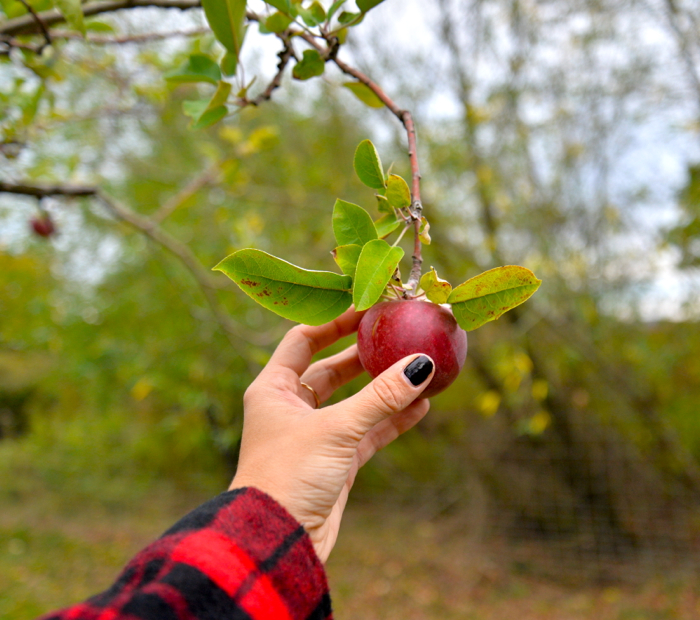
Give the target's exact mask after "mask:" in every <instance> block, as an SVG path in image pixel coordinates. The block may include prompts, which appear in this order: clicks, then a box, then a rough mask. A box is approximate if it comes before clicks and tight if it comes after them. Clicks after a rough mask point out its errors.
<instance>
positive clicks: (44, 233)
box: [29, 214, 56, 237]
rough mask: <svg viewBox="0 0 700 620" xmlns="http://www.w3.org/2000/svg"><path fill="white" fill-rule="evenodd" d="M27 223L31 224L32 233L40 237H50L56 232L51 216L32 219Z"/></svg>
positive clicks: (46, 215)
mask: <svg viewBox="0 0 700 620" xmlns="http://www.w3.org/2000/svg"><path fill="white" fill-rule="evenodd" d="M29 223H30V224H31V227H32V230H33V231H34V233H35V234H37V235H39V236H40V237H50V236H51V235H53V234H54V233H55V232H56V226H55V225H54V223H53V220H52V219H51V216H49V215H48V214H45V215H42V216H40V217H34V218H32V219H31V220H30V222H29Z"/></svg>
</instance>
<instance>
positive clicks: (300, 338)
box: [285, 325, 317, 355]
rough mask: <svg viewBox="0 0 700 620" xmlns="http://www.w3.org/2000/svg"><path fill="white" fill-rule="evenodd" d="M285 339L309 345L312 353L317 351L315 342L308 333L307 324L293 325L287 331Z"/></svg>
mask: <svg viewBox="0 0 700 620" xmlns="http://www.w3.org/2000/svg"><path fill="white" fill-rule="evenodd" d="M285 339H287V340H291V341H292V342H297V343H299V344H306V345H307V346H308V347H309V349H310V351H311V354H312V355H313V354H315V353H316V351H317V346H316V343H315V341H314V339H313V338H312V337H311V335H310V334H309V331H308V326H306V325H295V326H294V327H292V329H290V330H289V331H288V332H287V334H286V335H285Z"/></svg>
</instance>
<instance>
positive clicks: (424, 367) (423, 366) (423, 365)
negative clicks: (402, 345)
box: [403, 355, 433, 386]
mask: <svg viewBox="0 0 700 620" xmlns="http://www.w3.org/2000/svg"><path fill="white" fill-rule="evenodd" d="M431 372H433V360H431V359H430V358H429V357H428V356H427V355H421V356H419V357H417V358H416V359H414V360H413V361H412V362H411V363H410V364H409V365H408V366H406V368H404V371H403V374H405V375H406V377H407V378H408V380H409V381H410V382H411V383H412V384H413V385H415V386H418V385H420V384H421V383H423V381H425V380H426V379H427V378H428V377H429V376H430V373H431Z"/></svg>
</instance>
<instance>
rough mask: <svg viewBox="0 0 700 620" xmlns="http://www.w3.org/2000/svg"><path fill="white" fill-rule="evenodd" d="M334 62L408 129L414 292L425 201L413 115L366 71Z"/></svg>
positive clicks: (420, 262) (420, 261)
mask: <svg viewBox="0 0 700 620" xmlns="http://www.w3.org/2000/svg"><path fill="white" fill-rule="evenodd" d="M332 60H333V62H334V63H335V64H336V65H337V67H338V68H339V69H340V70H341V71H342V72H343V73H345V74H346V75H350V76H352V77H354V78H355V79H356V80H357V81H359V82H362V83H363V84H364V85H365V86H367V88H369V89H370V90H371V91H372V92H373V93H374V94H375V95H376V96H377V97H378V98H379V99H380V100H381V101H382V103H384V105H385V106H386V107H387V108H389V110H390V111H391V112H392V114H393V115H394V116H396V118H398V119H399V120H400V121H401V124H402V125H403V126H404V128H405V129H406V135H407V139H408V159H409V161H410V163H411V201H412V202H411V219H412V220H413V228H414V239H413V256H412V260H413V262H412V266H411V273H410V275H409V278H408V283H407V284H408V285H409V286H410V287H412V288H413V290H414V293H415V291H416V289H417V288H418V282H419V281H420V276H421V271H422V266H423V258H422V255H421V242H420V237H419V233H420V226H421V218H422V217H423V203H422V201H421V196H420V179H421V176H420V168H419V166H418V151H417V145H416V128H415V125H414V124H413V116H412V115H411V113H410V112H409V111H408V110H402V109H401V108H399V107H398V106H397V105H396V104H395V103H394V101H393V100H392V99H391V98H390V97H389V96H388V95H387V94H386V93H385V92H384V91H383V90H382V89H381V87H380V86H379V85H378V84H377V83H376V82H373V81H372V80H371V79H369V77H367V76H366V75H365V74H364V73H362V72H361V71H359V70H358V69H355V68H354V67H351V66H350V65H348V64H347V63H345V62H343V61H342V60H340V59H339V58H338V57H337V56H335V55H333V58H332Z"/></svg>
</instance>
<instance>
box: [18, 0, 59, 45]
mask: <svg viewBox="0 0 700 620" xmlns="http://www.w3.org/2000/svg"><path fill="white" fill-rule="evenodd" d="M19 1H20V2H21V3H22V4H23V5H24V8H25V9H27V11H29V14H30V15H31V16H32V20H33V21H34V23H35V24H36V25H37V26H38V28H39V30H40V31H41V34H43V35H44V40H45V41H46V45H51V35H50V34H49V30H48V28H47V27H46V24H45V23H44V21H43V20H42V19H41V17H39V15H37V13H36V11H35V10H34V9H33V8H32V5H31V4H29V2H27V0H19ZM43 47H44V46H43V45H42V48H43Z"/></svg>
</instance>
